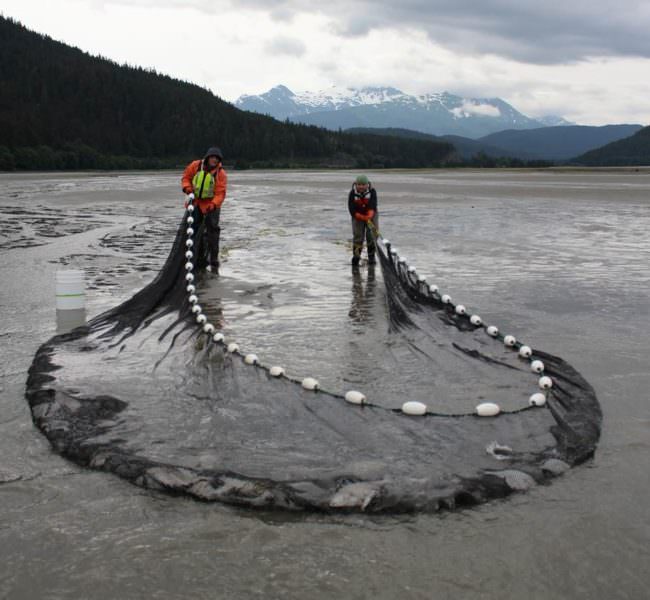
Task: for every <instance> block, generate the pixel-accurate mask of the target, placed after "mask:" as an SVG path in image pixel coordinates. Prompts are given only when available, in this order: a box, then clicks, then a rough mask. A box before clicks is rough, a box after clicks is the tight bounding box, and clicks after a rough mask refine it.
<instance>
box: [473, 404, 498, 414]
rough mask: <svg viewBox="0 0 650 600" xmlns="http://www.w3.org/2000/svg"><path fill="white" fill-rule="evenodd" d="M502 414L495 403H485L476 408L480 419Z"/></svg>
mask: <svg viewBox="0 0 650 600" xmlns="http://www.w3.org/2000/svg"><path fill="white" fill-rule="evenodd" d="M500 412H501V408H500V407H499V405H498V404H495V403H494V402H483V403H482V404H479V405H478V406H477V407H476V414H477V415H478V416H479V417H496V416H497V415H498V414H499V413H500Z"/></svg>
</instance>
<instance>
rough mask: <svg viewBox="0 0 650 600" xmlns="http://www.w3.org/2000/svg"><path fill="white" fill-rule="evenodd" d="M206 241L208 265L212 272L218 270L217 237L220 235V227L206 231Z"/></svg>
mask: <svg viewBox="0 0 650 600" xmlns="http://www.w3.org/2000/svg"><path fill="white" fill-rule="evenodd" d="M206 237H207V242H208V266H209V267H211V268H210V270H211V271H212V272H214V273H218V272H219V238H220V237H221V228H220V227H218V228H216V229H214V230H212V231H210V232H207V236H206Z"/></svg>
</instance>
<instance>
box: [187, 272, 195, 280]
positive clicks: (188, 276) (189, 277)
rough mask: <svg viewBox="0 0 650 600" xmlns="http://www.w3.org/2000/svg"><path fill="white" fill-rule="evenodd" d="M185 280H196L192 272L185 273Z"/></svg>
mask: <svg viewBox="0 0 650 600" xmlns="http://www.w3.org/2000/svg"><path fill="white" fill-rule="evenodd" d="M185 281H194V275H192V273H188V274H187V275H185Z"/></svg>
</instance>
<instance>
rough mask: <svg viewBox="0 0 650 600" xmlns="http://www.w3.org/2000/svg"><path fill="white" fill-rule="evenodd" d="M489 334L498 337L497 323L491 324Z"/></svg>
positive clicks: (488, 329)
mask: <svg viewBox="0 0 650 600" xmlns="http://www.w3.org/2000/svg"><path fill="white" fill-rule="evenodd" d="M486 331H487V334H488V335H491V336H492V337H497V335H499V328H498V327H497V326H496V325H490V326H489V327H488V328H487V329H486Z"/></svg>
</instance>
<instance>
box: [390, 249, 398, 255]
mask: <svg viewBox="0 0 650 600" xmlns="http://www.w3.org/2000/svg"><path fill="white" fill-rule="evenodd" d="M390 253H391V254H392V255H393V256H395V255H396V254H397V248H391V249H390Z"/></svg>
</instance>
